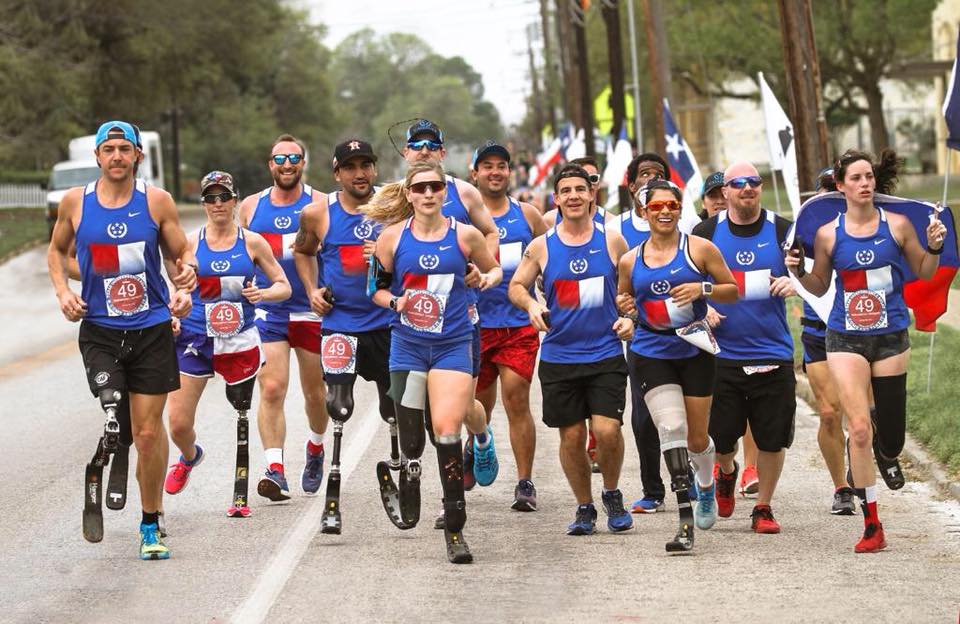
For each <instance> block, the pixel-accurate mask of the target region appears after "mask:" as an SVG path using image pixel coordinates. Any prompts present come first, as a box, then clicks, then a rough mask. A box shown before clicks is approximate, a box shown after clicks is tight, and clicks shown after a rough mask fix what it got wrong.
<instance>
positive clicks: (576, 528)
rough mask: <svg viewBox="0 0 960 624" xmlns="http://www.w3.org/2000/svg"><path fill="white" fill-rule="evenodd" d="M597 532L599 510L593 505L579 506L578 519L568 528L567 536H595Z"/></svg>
mask: <svg viewBox="0 0 960 624" xmlns="http://www.w3.org/2000/svg"><path fill="white" fill-rule="evenodd" d="M596 530H597V508H596V507H594V506H593V503H587V504H585V505H578V506H577V517H576V518H574V520H573V523H572V524H571V525H570V526H568V527H567V535H593V534H594V533H595V532H596Z"/></svg>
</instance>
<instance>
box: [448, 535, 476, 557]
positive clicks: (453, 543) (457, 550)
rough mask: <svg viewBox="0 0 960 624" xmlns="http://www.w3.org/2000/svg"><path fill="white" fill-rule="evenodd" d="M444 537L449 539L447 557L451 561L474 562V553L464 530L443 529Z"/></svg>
mask: <svg viewBox="0 0 960 624" xmlns="http://www.w3.org/2000/svg"><path fill="white" fill-rule="evenodd" d="M443 538H444V539H445V540H446V541H447V559H449V560H450V563H473V554H471V552H470V547H469V546H467V542H466V540H464V539H463V532H462V531H448V530H447V529H444V530H443Z"/></svg>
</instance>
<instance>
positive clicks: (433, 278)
mask: <svg viewBox="0 0 960 624" xmlns="http://www.w3.org/2000/svg"><path fill="white" fill-rule="evenodd" d="M403 288H404V290H406V289H413V290H426V291H429V292H432V293H433V294H435V295H449V294H450V290H451V289H452V288H453V273H441V274H434V275H425V274H422V273H406V274H404V276H403Z"/></svg>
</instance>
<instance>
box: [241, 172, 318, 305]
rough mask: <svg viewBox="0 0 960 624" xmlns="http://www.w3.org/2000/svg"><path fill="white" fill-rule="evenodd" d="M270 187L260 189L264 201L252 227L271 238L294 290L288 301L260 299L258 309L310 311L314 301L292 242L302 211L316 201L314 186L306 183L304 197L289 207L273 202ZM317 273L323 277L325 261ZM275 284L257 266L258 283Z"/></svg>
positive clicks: (261, 201) (260, 204)
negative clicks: (301, 271) (302, 276)
mask: <svg viewBox="0 0 960 624" xmlns="http://www.w3.org/2000/svg"><path fill="white" fill-rule="evenodd" d="M271 188H272V187H271ZM270 190H271V189H270V188H267V189H264V190H263V191H261V192H260V200H259V201H258V202H257V206H256V208H254V210H253V215H251V217H250V225H249V226H248V227H249V228H250V229H251V230H253V231H254V232H256V233H257V234H259V235H260V236H262V237H264V238H265V239H266V240H267V243H268V244H269V245H270V249H271V250H272V251H273V257H274V258H276V259H277V261H278V262H279V263H280V266H281V267H283V272H284V273H286V275H287V281H289V282H290V288H291V290H292V293H291V294H290V298H289V299H287V300H285V301H272V302H260V303H258V304H257V309H263V310H267V311H268V312H274V313H278V312H309V311H310V301H309V299H307V291H306V289H305V288H304V287H303V282H301V281H300V276H299V275H298V274H297V265H296V263H295V262H294V261H293V248H292V247H291V245H293V241H294V240H295V239H296V238H297V230H299V229H300V212H301V211H302V210H303V207H304V206H306V205H307V204H309V203H310V202H312V201H313V189H312V188H311V187H310V186H309V185H308V184H304V185H303V190H302V191H301V193H300V198H299V199H297V201H295V202H293V203H292V204H289V205H287V206H275V205H274V204H273V202H271V201H270ZM317 262H318V263H320V262H321V261H320V254H319V253H317ZM317 275H318V276H320V277H323V264H320V267H319V272H318V274H317ZM271 283H272V282H271V281H270V278H268V277H267V275H266V274H265V273H264V272H263V271H261V270H260V269H259V268H257V286H259V287H260V288H267V287H268V286H270V284H271ZM317 285H318V286H319V285H320V284H317Z"/></svg>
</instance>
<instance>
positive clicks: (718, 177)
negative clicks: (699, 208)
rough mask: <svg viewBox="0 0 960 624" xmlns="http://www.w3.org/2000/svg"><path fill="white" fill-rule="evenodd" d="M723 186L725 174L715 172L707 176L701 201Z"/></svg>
mask: <svg viewBox="0 0 960 624" xmlns="http://www.w3.org/2000/svg"><path fill="white" fill-rule="evenodd" d="M721 186H723V172H722V171H714V172H713V173H711V174H710V175H708V176H707V179H706V180H704V181H703V189H702V190H701V191H700V199H703V198H704V197H706V196H707V193H709V192H710V191H712V190H713V189H715V188H719V187H721Z"/></svg>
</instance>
